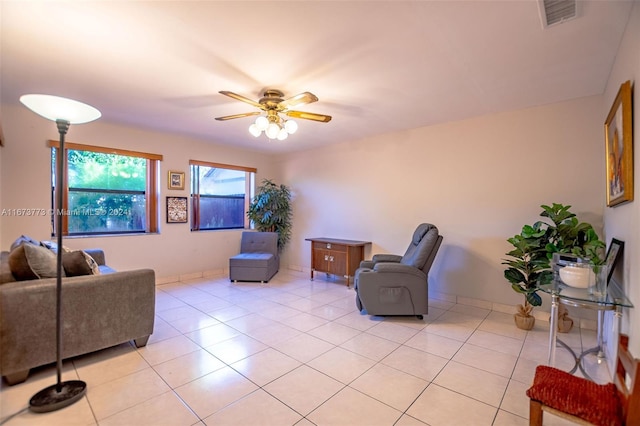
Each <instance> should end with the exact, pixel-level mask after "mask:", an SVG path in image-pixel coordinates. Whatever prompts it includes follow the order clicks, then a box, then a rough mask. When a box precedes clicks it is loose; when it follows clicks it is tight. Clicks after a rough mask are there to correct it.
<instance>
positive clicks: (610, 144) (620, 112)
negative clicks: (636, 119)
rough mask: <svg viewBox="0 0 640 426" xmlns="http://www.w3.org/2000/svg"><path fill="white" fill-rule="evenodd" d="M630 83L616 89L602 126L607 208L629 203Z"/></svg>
mask: <svg viewBox="0 0 640 426" xmlns="http://www.w3.org/2000/svg"><path fill="white" fill-rule="evenodd" d="M632 121H633V117H632V113H631V82H630V81H626V82H624V83H623V84H622V85H621V86H620V90H618V95H617V96H616V99H615V101H613V105H612V106H611V111H609V115H608V116H607V120H606V121H605V123H604V135H605V146H606V149H605V150H606V160H607V206H608V207H614V206H617V205H619V204H622V203H626V202H628V201H633V131H632Z"/></svg>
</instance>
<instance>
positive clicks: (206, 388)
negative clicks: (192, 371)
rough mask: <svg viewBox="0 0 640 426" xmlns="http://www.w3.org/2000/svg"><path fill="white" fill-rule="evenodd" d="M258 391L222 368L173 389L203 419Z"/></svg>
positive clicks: (231, 370)
mask: <svg viewBox="0 0 640 426" xmlns="http://www.w3.org/2000/svg"><path fill="white" fill-rule="evenodd" d="M256 389H258V386H256V385H255V384H254V383H253V382H251V381H250V380H249V379H247V378H246V377H244V376H242V375H241V374H240V373H238V372H237V371H235V370H233V369H232V368H230V367H224V368H221V369H220V370H216V371H214V372H213V373H209V374H207V375H206V376H203V377H200V378H199V379H196V380H194V381H192V382H189V383H187V384H186V385H183V386H180V387H178V388H176V389H175V392H176V393H177V394H178V396H179V397H180V398H181V399H182V400H183V401H184V402H185V403H186V404H187V406H188V407H189V408H190V409H191V410H193V411H194V412H195V413H196V415H198V417H200V418H201V419H204V418H206V417H209V416H210V415H211V414H213V413H215V412H217V411H220V410H221V409H223V408H224V407H226V406H227V405H229V404H232V403H233V402H235V401H237V400H239V399H241V398H243V397H244V396H246V395H248V394H250V393H251V392H253V391H255V390H256Z"/></svg>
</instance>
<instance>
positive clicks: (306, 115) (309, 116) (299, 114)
mask: <svg viewBox="0 0 640 426" xmlns="http://www.w3.org/2000/svg"><path fill="white" fill-rule="evenodd" d="M285 114H287V115H288V116H289V117H294V118H302V119H305V120H313V121H321V122H323V123H328V122H329V121H331V116H330V115H324V114H314V113H312V112H304V111H286V112H285Z"/></svg>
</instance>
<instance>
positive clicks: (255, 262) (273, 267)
mask: <svg viewBox="0 0 640 426" xmlns="http://www.w3.org/2000/svg"><path fill="white" fill-rule="evenodd" d="M279 268H280V256H279V254H278V233H277V232H252V231H245V232H243V233H242V237H241V240H240V253H239V254H237V255H235V256H233V257H232V258H230V259H229V280H231V281H233V282H237V281H260V282H261V283H266V282H269V280H270V279H271V278H272V277H273V276H274V275H275V274H276V272H278V269H279Z"/></svg>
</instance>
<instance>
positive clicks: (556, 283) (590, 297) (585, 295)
mask: <svg viewBox="0 0 640 426" xmlns="http://www.w3.org/2000/svg"><path fill="white" fill-rule="evenodd" d="M537 287H538V289H539V290H541V291H543V292H545V293H547V294H550V295H552V296H554V295H555V296H558V297H559V298H560V299H562V300H565V301H569V302H574V303H576V304H580V305H591V306H595V307H600V309H603V308H604V309H606V308H607V307H608V308H609V309H614V308H616V307H618V306H621V307H625V308H633V303H631V301H630V300H629V299H628V298H627V296H626V295H625V294H624V292H623V291H622V289H621V288H620V285H619V284H618V283H617V282H616V281H615V280H611V282H610V283H609V285H608V286H607V293H606V294H605V295H597V294H594V293H593V292H592V291H590V290H589V289H588V288H576V287H570V286H568V285H566V284H564V283H562V282H561V281H560V280H558V279H555V280H553V281H551V283H548V284H538V286H537Z"/></svg>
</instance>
